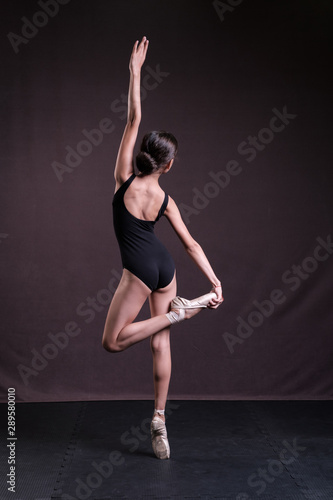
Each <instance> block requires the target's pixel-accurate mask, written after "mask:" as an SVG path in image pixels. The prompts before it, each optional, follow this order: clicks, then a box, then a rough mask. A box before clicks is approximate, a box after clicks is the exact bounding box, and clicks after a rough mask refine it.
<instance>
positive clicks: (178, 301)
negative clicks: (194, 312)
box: [171, 292, 217, 310]
mask: <svg viewBox="0 0 333 500" xmlns="http://www.w3.org/2000/svg"><path fill="white" fill-rule="evenodd" d="M212 299H217V295H216V293H215V292H210V293H206V294H205V295H201V297H198V298H196V299H193V300H188V299H184V298H183V297H179V295H177V297H175V298H174V299H173V300H172V301H171V310H172V309H198V308H199V307H202V308H204V307H207V305H208V304H209V302H210V301H211V300H212Z"/></svg>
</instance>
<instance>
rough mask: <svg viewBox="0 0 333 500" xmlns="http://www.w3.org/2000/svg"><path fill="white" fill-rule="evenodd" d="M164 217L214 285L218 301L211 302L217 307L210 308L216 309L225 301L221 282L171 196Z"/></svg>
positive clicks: (213, 288)
mask: <svg viewBox="0 0 333 500" xmlns="http://www.w3.org/2000/svg"><path fill="white" fill-rule="evenodd" d="M164 215H165V216H166V217H167V219H168V220H169V222H170V224H171V226H172V227H173V229H174V230H175V232H176V234H177V236H178V238H179V239H180V241H181V242H182V243H183V245H184V247H185V250H186V252H187V253H188V255H189V256H190V257H191V258H192V260H193V261H194V262H195V263H196V265H197V266H198V267H199V269H200V270H201V271H202V273H203V274H204V275H205V276H206V278H207V279H208V280H209V281H210V283H211V285H212V291H214V292H215V293H216V295H217V299H212V301H211V302H213V303H214V304H215V305H213V306H208V307H211V308H213V309H216V308H217V307H218V305H219V304H220V303H221V302H222V301H223V296H222V285H221V281H220V280H219V279H218V278H217V277H216V275H215V273H214V271H213V269H212V266H211V265H210V263H209V261H208V259H207V257H206V255H205V253H204V251H203V249H202V248H201V246H200V245H199V243H198V242H197V241H195V239H194V238H193V237H192V236H191V234H190V232H189V230H188V229H187V227H186V225H185V223H184V221H183V219H182V216H181V214H180V212H179V209H178V207H177V205H176V203H175V201H174V200H173V199H172V198H171V196H169V203H168V205H167V208H166V210H165V212H164Z"/></svg>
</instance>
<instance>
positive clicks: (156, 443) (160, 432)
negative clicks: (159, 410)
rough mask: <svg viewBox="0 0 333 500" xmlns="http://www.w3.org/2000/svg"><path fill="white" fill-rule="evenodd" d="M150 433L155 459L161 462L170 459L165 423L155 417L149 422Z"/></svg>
mask: <svg viewBox="0 0 333 500" xmlns="http://www.w3.org/2000/svg"><path fill="white" fill-rule="evenodd" d="M150 433H151V444H152V447H153V450H154V453H155V455H156V456H157V458H159V459H161V460H165V459H166V458H170V446H169V441H168V435H167V430H166V427H165V422H164V421H163V420H162V419H161V418H159V417H158V416H157V415H156V416H154V418H153V420H152V421H151V425H150Z"/></svg>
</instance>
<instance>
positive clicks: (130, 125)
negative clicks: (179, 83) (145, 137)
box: [114, 36, 149, 189]
mask: <svg viewBox="0 0 333 500" xmlns="http://www.w3.org/2000/svg"><path fill="white" fill-rule="evenodd" d="M148 43H149V42H148V40H147V38H146V37H145V36H144V37H143V38H142V40H141V42H140V43H139V42H138V41H136V42H135V44H134V47H133V50H132V54H131V59H130V63H129V70H130V83H129V91H128V112H127V123H126V126H125V130H124V133H123V137H122V140H121V143H120V146H119V151H118V156H117V160H116V166H115V169H114V178H115V180H116V189H117V188H118V187H119V186H120V185H121V184H123V183H124V182H125V181H126V180H127V179H128V177H129V176H130V175H131V174H132V173H133V172H134V167H133V151H134V146H135V142H136V138H137V135H138V130H139V125H140V121H141V99H140V82H141V67H142V65H143V63H144V61H145V58H146V54H147V50H148Z"/></svg>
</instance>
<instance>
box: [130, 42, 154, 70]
mask: <svg viewBox="0 0 333 500" xmlns="http://www.w3.org/2000/svg"><path fill="white" fill-rule="evenodd" d="M148 44H149V41H148V40H147V38H146V37H145V36H144V37H143V38H142V40H141V42H140V43H139V41H138V40H137V41H136V42H135V44H134V47H133V50H132V54H131V59H130V62H129V69H130V72H131V73H133V74H135V73H140V71H141V67H142V65H143V63H144V61H145V59H146V54H147V50H148Z"/></svg>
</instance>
